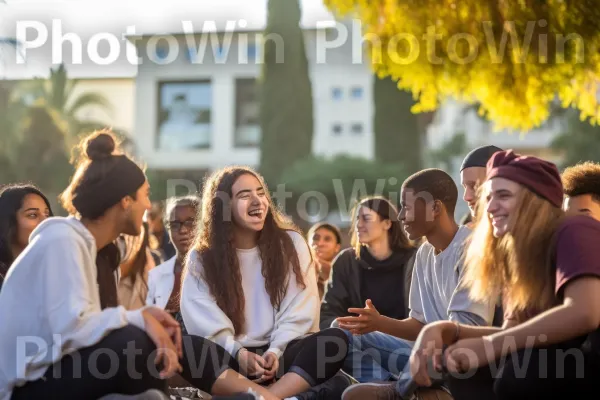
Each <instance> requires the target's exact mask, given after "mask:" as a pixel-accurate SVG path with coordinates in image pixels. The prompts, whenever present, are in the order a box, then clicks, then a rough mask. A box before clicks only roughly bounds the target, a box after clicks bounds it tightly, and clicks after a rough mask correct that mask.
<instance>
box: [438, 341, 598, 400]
mask: <svg viewBox="0 0 600 400" xmlns="http://www.w3.org/2000/svg"><path fill="white" fill-rule="evenodd" d="M496 365H498V367H494V366H493V365H490V366H486V367H482V368H479V369H477V370H476V371H470V372H469V373H467V374H464V376H463V377H458V376H456V377H450V378H449V379H448V387H449V388H450V391H451V392H452V396H453V397H454V399H455V400H475V399H477V400H479V399H490V400H493V399H498V400H520V399H523V400H526V399H597V398H598V397H599V395H598V393H597V390H598V377H600V357H599V356H598V355H597V354H596V353H592V352H589V351H584V350H581V348H579V347H570V346H561V345H559V346H551V347H547V348H537V349H526V350H520V351H518V352H516V353H513V354H511V355H509V356H508V357H507V358H506V360H505V361H504V362H503V363H502V362H501V361H497V362H496Z"/></svg>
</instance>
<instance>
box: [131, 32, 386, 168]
mask: <svg viewBox="0 0 600 400" xmlns="http://www.w3.org/2000/svg"><path fill="white" fill-rule="evenodd" d="M304 32H305V44H306V49H307V57H308V62H309V75H310V79H311V82H312V91H313V98H314V107H313V110H314V111H313V113H314V114H313V118H314V134H313V152H314V153H315V154H317V155H323V156H335V155H336V154H349V155H355V156H360V157H364V158H368V159H372V158H373V156H374V136H373V127H372V125H373V124H372V115H373V103H372V80H373V75H372V73H371V70H370V68H369V66H368V64H367V63H356V64H353V63H352V62H351V44H350V43H346V44H345V45H343V46H341V47H339V48H336V49H329V50H326V52H325V53H323V54H324V56H325V61H326V62H324V63H320V62H319V61H322V60H321V59H320V58H319V57H321V56H320V55H319V54H317V50H318V48H319V45H318V41H321V42H323V41H324V40H328V37H327V35H328V33H327V32H326V30H325V29H316V28H314V29H313V28H311V29H306V30H305V31H304ZM205 35H207V36H208V34H205ZM218 36H219V39H218V41H219V44H215V43H211V41H210V38H209V39H206V38H205V40H206V43H207V45H206V47H205V51H204V52H200V53H198V52H197V46H199V44H200V41H201V40H202V37H201V36H200V35H195V36H193V37H191V36H186V35H175V36H172V37H171V38H170V39H168V40H169V41H170V44H169V43H168V42H167V39H165V38H164V37H163V38H161V39H158V38H159V37H158V36H142V37H138V38H132V41H135V45H136V48H137V50H138V55H139V56H140V57H141V64H140V65H139V66H138V72H137V77H136V94H135V110H136V111H135V128H134V135H133V136H134V140H135V142H136V144H137V149H138V152H139V156H140V157H141V158H143V159H144V160H145V161H146V162H147V164H148V167H150V168H153V169H165V170H169V169H177V170H183V169H195V170H212V169H215V168H219V167H222V166H225V165H230V164H245V165H250V166H258V163H259V160H260V152H259V151H260V150H259V148H258V145H259V143H260V126H259V110H260V107H259V93H258V91H259V90H260V84H259V80H260V76H261V72H262V64H261V63H262V61H261V60H262V37H261V34H260V33H259V32H243V31H242V32H236V33H234V34H233V35H231V36H230V40H231V42H230V44H229V45H228V44H227V40H229V39H226V38H225V35H224V34H219V35H218ZM175 41H176V43H174V42H175ZM191 41H192V42H193V41H195V43H191ZM175 48H177V49H178V50H177V49H176V50H174V49H175ZM281 48H282V50H281V53H282V57H285V44H283V46H282V47H281ZM169 49H170V50H169ZM176 53H177V54H176ZM192 60H195V61H196V62H193V61H192ZM282 134H284V133H282Z"/></svg>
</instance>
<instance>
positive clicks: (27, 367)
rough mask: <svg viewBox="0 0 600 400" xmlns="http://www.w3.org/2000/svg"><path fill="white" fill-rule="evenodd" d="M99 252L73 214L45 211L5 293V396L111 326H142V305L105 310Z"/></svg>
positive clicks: (0, 370)
mask: <svg viewBox="0 0 600 400" xmlns="http://www.w3.org/2000/svg"><path fill="white" fill-rule="evenodd" d="M96 252H97V249H96V242H95V240H94V237H93V236H92V234H91V233H90V232H89V231H88V230H87V228H86V227H85V226H84V225H83V224H82V223H81V222H80V221H79V220H77V219H76V218H73V217H68V218H64V217H53V218H48V219H47V220H45V221H44V222H42V223H41V224H40V225H39V226H38V227H37V228H36V229H35V230H34V231H33V233H32V234H31V236H30V238H29V245H28V246H27V248H26V249H25V251H23V253H21V255H19V257H18V258H17V259H16V260H15V261H14V263H13V264H12V267H11V269H10V271H9V272H8V274H7V276H6V279H5V281H4V285H3V287H2V291H1V292H0V321H1V322H0V354H1V356H0V400H8V399H10V397H11V393H12V390H13V388H14V387H15V386H21V385H24V384H25V383H26V382H27V381H34V380H37V379H39V378H41V377H42V376H43V375H44V374H45V373H46V370H47V369H48V367H49V366H50V365H52V364H54V363H55V362H57V361H59V360H60V359H61V358H62V357H63V356H64V355H66V354H69V353H71V352H73V351H75V350H78V349H81V348H86V347H90V346H93V345H94V344H96V343H98V342H99V341H100V340H102V339H103V338H104V336H106V334H108V333H109V332H110V331H112V330H115V329H118V328H121V327H123V326H125V325H127V324H130V323H131V324H133V325H135V326H137V327H139V328H141V329H144V320H143V317H142V313H141V310H135V311H126V310H125V308H123V307H116V308H106V309H104V310H101V308H100V295H99V292H98V285H97V270H96Z"/></svg>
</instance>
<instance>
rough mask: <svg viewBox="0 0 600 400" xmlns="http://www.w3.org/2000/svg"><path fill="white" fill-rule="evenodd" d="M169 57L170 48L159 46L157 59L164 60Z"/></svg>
mask: <svg viewBox="0 0 600 400" xmlns="http://www.w3.org/2000/svg"><path fill="white" fill-rule="evenodd" d="M168 56H169V46H164V45H162V46H157V47H156V58H158V59H159V60H161V61H162V60H164V59H166V58H167V57H168Z"/></svg>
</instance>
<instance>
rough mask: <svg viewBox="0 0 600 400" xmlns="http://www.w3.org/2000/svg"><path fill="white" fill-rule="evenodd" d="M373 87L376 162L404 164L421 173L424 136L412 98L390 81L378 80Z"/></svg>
mask: <svg viewBox="0 0 600 400" xmlns="http://www.w3.org/2000/svg"><path fill="white" fill-rule="evenodd" d="M373 85H374V87H373V101H374V104H375V113H374V117H373V118H374V121H373V127H374V131H375V159H376V160H377V161H379V162H382V163H401V164H403V165H404V167H405V170H406V171H407V172H409V173H414V172H416V171H418V170H420V169H421V165H422V163H421V132H420V129H419V121H418V116H417V115H415V114H413V113H411V112H410V108H411V107H412V106H413V104H415V101H414V100H413V98H412V95H411V94H410V93H408V92H405V91H403V90H400V89H398V86H397V84H396V82H394V81H393V80H392V79H390V78H384V79H379V78H378V77H377V76H375V77H374V83H373Z"/></svg>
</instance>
